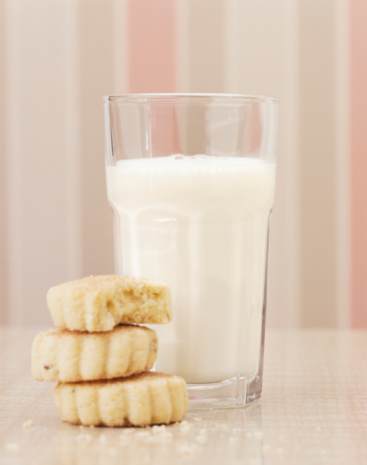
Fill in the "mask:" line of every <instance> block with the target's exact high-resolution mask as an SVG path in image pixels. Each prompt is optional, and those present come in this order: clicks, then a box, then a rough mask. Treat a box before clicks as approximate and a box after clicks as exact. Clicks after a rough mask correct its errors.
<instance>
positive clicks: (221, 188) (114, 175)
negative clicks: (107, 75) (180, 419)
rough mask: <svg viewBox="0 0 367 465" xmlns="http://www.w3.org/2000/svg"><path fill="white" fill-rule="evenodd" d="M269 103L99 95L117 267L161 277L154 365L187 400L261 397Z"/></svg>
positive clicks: (204, 402) (205, 404) (216, 402)
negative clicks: (165, 319)
mask: <svg viewBox="0 0 367 465" xmlns="http://www.w3.org/2000/svg"><path fill="white" fill-rule="evenodd" d="M277 121H278V102H277V100H276V99H274V98H270V97H263V96H249V95H226V94H126V95H111V96H108V97H106V98H105V122H106V176H107V192H108V199H109V202H110V204H111V206H112V209H113V213H114V215H113V217H114V234H115V264H116V272H117V273H118V274H124V275H130V276H140V277H145V278H151V279H154V280H158V281H162V282H165V283H167V284H168V285H169V287H170V289H171V294H172V303H173V319H172V321H171V322H170V323H169V324H167V325H155V326H154V330H155V331H156V332H157V334H158V339H159V351H158V358H157V363H156V368H155V369H156V370H157V371H162V372H166V373H171V374H176V375H181V376H182V377H184V378H185V380H186V382H187V388H188V394H189V408H190V409H196V408H200V409H203V408H204V409H205V408H221V407H223V408H227V407H241V406H244V405H246V404H247V403H249V402H252V401H253V400H255V399H257V398H259V397H260V395H261V389H262V373H263V355H264V330H265V308H266V274H267V273H266V270H267V248H268V226H269V216H270V213H271V209H272V206H273V198H274V187H275V166H276V164H275V152H276V139H277Z"/></svg>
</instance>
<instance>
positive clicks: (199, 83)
mask: <svg viewBox="0 0 367 465" xmlns="http://www.w3.org/2000/svg"><path fill="white" fill-rule="evenodd" d="M188 3H189V6H188V30H189V47H188V49H189V73H190V74H189V90H190V92H224V90H225V60H224V47H225V45H224V44H225V41H224V21H223V17H224V13H225V0H200V1H196V0H189V1H188Z"/></svg>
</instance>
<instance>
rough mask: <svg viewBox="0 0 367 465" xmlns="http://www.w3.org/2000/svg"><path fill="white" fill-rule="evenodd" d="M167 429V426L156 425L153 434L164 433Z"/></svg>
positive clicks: (153, 427)
mask: <svg viewBox="0 0 367 465" xmlns="http://www.w3.org/2000/svg"><path fill="white" fill-rule="evenodd" d="M166 429H167V427H166V425H154V426H152V433H154V434H157V433H162V432H163V431H165V430H166Z"/></svg>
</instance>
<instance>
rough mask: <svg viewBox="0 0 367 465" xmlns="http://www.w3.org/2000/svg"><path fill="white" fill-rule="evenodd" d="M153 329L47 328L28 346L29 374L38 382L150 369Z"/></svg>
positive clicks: (154, 340) (117, 375)
mask: <svg viewBox="0 0 367 465" xmlns="http://www.w3.org/2000/svg"><path fill="white" fill-rule="evenodd" d="M157 347H158V339H157V335H156V333H155V331H153V330H152V329H148V328H145V327H143V326H133V325H124V326H116V327H115V328H114V329H113V330H112V331H108V332H105V333H86V332H83V333H80V332H71V331H68V330H60V329H50V330H48V331H46V332H44V333H40V334H38V335H37V336H36V338H35V339H34V341H33V345H32V375H33V377H34V378H35V379H38V380H40V381H64V382H75V381H88V380H98V379H111V378H120V377H121V376H130V375H132V374H135V373H140V372H142V371H147V370H150V369H151V368H152V367H153V365H154V362H155V360H156V358H157Z"/></svg>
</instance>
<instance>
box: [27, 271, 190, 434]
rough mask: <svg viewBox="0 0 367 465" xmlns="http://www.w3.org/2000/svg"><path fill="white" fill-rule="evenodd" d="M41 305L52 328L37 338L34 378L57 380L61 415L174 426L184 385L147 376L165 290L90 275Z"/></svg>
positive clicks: (167, 310) (163, 319)
mask: <svg viewBox="0 0 367 465" xmlns="http://www.w3.org/2000/svg"><path fill="white" fill-rule="evenodd" d="M47 303H48V307H49V309H50V311H51V316H52V319H53V321H54V323H55V325H56V327H57V329H50V330H48V331H46V332H44V333H40V334H38V335H37V336H36V338H35V340H34V342H33V346H32V374H33V377H34V378H35V379H37V380H44V381H58V385H57V386H56V388H55V400H56V407H57V410H58V412H59V414H60V417H61V418H62V419H63V420H65V421H68V422H70V423H75V424H83V425H105V426H127V425H136V426H143V425H151V424H161V423H170V422H174V421H180V420H182V418H183V417H184V415H185V413H186V411H187V393H186V383H185V381H184V380H183V379H182V378H181V377H179V376H173V375H167V374H164V373H157V372H149V371H148V370H150V369H151V368H152V367H153V365H154V363H155V360H156V358H157V347H158V339H157V335H156V333H155V331H153V330H152V329H149V328H146V327H144V326H139V324H157V323H168V322H169V321H170V320H171V316H172V308H171V298H170V292H169V289H168V287H167V286H166V285H164V284H162V283H157V282H154V281H150V280H147V279H141V278H131V277H126V276H115V275H106V276H90V277H87V278H83V279H80V280H77V281H72V282H68V283H64V284H61V285H59V286H55V287H53V288H51V289H50V290H49V292H48V294H47Z"/></svg>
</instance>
